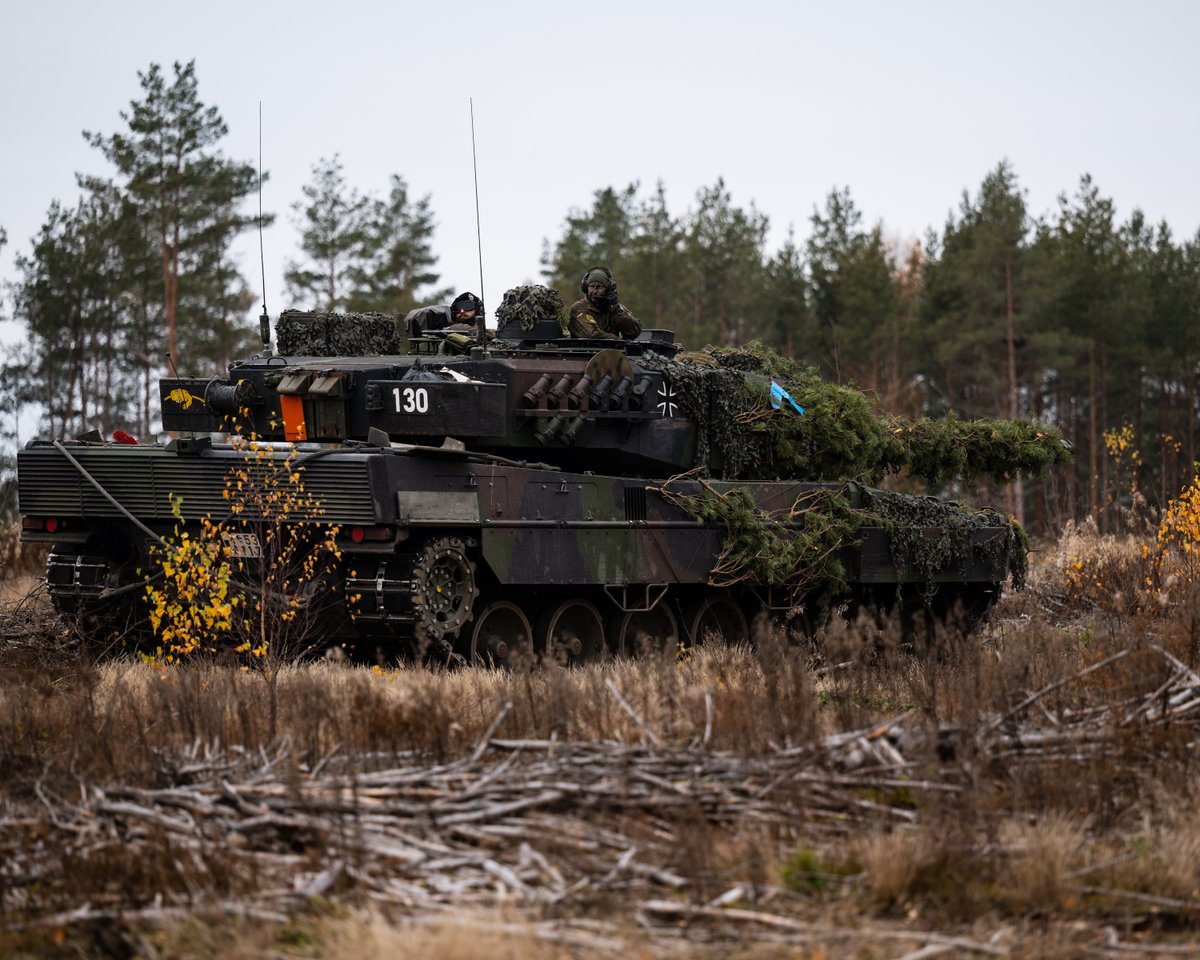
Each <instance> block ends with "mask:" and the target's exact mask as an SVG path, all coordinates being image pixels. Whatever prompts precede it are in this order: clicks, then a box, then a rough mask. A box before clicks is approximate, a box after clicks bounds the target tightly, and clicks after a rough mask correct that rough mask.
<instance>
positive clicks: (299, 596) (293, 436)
mask: <svg viewBox="0 0 1200 960" xmlns="http://www.w3.org/2000/svg"><path fill="white" fill-rule="evenodd" d="M562 319H563V311H562V301H561V298H560V297H558V295H557V294H556V293H555V292H554V291H548V290H547V288H543V287H522V288H517V289H515V290H513V291H509V293H508V294H506V297H505V305H504V306H503V307H502V308H501V309H500V311H498V320H499V323H500V326H499V330H498V331H497V334H496V336H495V338H494V339H492V340H490V341H488V342H479V341H478V340H477V339H475V337H473V336H471V335H464V334H462V333H454V332H449V333H447V332H445V331H433V332H430V331H427V330H426V331H421V332H420V335H419V336H416V337H411V338H409V337H408V336H407V333H408V332H415V331H405V330H404V329H403V327H399V326H398V325H395V324H393V323H392V322H391V321H390V320H385V319H384V318H380V317H379V316H378V315H374V316H366V317H362V316H345V315H325V314H299V313H286V314H284V315H282V316H281V317H280V319H279V322H278V323H277V325H276V334H277V340H278V352H277V355H269V354H266V355H261V356H255V357H252V358H250V359H248V360H243V361H239V362H236V363H233V364H232V365H231V366H230V368H229V370H228V373H227V375H226V376H224V377H220V378H213V379H186V378H183V379H180V378H175V379H167V380H163V381H162V382H161V398H162V418H163V427H164V430H166V431H170V432H171V434H172V435H173V436H174V439H171V440H170V442H167V443H155V444H144V443H139V444H129V443H125V444H122V443H115V442H106V441H104V440H101V439H100V438H99V437H98V436H95V435H93V436H91V437H84V438H80V439H77V440H73V441H66V442H63V441H43V440H38V441H33V442H31V443H29V444H28V445H27V446H26V448H25V449H23V450H21V451H20V453H19V457H18V477H19V496H20V509H21V513H22V515H23V538H24V539H25V540H26V541H37V542H42V543H49V544H51V545H52V553H51V554H50V558H49V563H48V568H47V572H46V579H47V583H48V587H49V591H50V594H51V596H52V597H53V599H54V601H55V603H56V604H57V605H58V606H59V607H60V608H61V609H63V610H68V611H86V612H96V611H104V610H110V609H112V610H119V611H121V612H122V613H124V614H130V613H132V614H134V615H135V616H136V615H137V614H138V613H139V609H138V608H139V605H140V604H141V603H142V602H143V600H142V597H143V594H144V579H145V578H146V576H147V575H148V571H151V570H153V569H154V565H155V560H154V558H153V556H152V553H151V547H152V545H153V543H154V541H155V538H157V537H160V536H162V537H166V536H171V535H172V533H173V531H175V529H176V526H177V524H183V525H184V526H187V527H190V528H191V529H193V531H195V530H198V529H199V525H200V521H201V519H202V518H206V517H207V518H210V520H214V521H217V522H219V523H220V524H221V526H222V530H223V531H224V541H223V547H222V549H224V550H225V551H226V552H227V553H228V554H230V555H232V556H234V557H240V558H242V560H243V561H244V562H245V563H251V564H252V563H254V562H258V561H257V558H258V557H260V556H261V555H262V550H263V545H262V544H260V543H258V542H255V539H254V534H253V533H252V532H245V531H243V532H242V533H239V532H238V530H239V522H238V518H236V517H231V516H229V515H228V514H229V507H228V498H227V495H226V494H225V493H224V492H223V491H225V490H226V487H227V481H228V478H229V476H230V475H231V471H233V470H235V469H237V468H238V467H239V466H240V467H244V466H245V465H246V459H247V457H248V456H249V454H248V453H247V451H246V449H245V447H244V446H239V445H237V444H231V443H230V442H229V439H228V438H229V436H230V435H231V433H232V434H233V435H239V434H240V435H241V436H244V437H245V436H253V437H255V438H257V440H258V441H259V447H260V449H263V448H266V449H269V450H270V451H271V453H270V456H272V457H277V458H285V457H288V456H291V457H294V458H295V459H294V461H293V462H294V464H295V468H296V469H301V468H302V469H303V471H304V475H305V482H306V486H307V489H308V490H309V491H310V492H311V493H313V494H314V495H315V496H316V497H317V498H319V500H320V502H321V504H322V507H323V513H322V515H321V517H320V520H319V521H317V520H313V519H309V520H305V519H304V518H297V519H296V522H297V523H317V522H319V523H322V524H336V525H337V526H338V528H339V531H338V534H337V540H338V545H339V548H340V552H341V558H340V561H339V562H338V563H337V564H335V565H334V567H333V568H332V569H331V570H329V571H328V572H327V573H325V574H324V575H323V576H322V578H321V582H320V583H319V584H296V585H295V590H296V601H297V602H298V603H301V604H317V603H319V604H321V605H323V607H324V609H325V612H326V614H327V617H326V620H325V621H324V622H325V623H327V624H328V627H327V629H328V630H329V637H328V639H329V642H330V643H333V642H340V643H343V644H350V645H356V647H357V649H358V650H359V651H361V652H362V653H363V654H365V655H368V656H369V655H372V653H373V652H374V651H376V650H378V649H384V650H394V649H396V648H404V647H406V646H407V647H412V646H414V645H415V646H416V647H418V648H421V649H425V650H431V651H433V653H434V654H436V655H439V656H440V655H442V654H445V655H461V656H462V657H464V658H467V659H470V660H476V661H484V662H489V663H496V664H504V663H511V662H512V661H513V658H514V657H516V656H517V655H518V653H519V652H520V653H522V654H523V653H535V654H539V655H551V656H554V657H556V658H558V659H559V660H560V661H564V662H580V661H586V660H591V659H594V658H597V657H600V656H603V655H605V654H609V653H617V654H619V653H626V652H631V651H634V650H636V649H638V648H640V647H642V646H644V645H646V644H648V643H649V644H654V645H658V646H666V647H672V646H675V645H677V644H688V643H698V642H701V641H702V640H704V639H705V638H711V637H713V636H719V637H721V638H722V639H723V640H725V641H730V642H738V641H745V640H747V639H750V638H751V633H752V625H753V623H754V622H755V619H756V617H758V616H760V615H762V614H766V615H775V616H780V617H784V618H792V622H794V623H808V622H811V620H812V618H813V617H814V616H815V615H817V614H818V612H820V611H827V610H829V609H832V608H833V607H835V606H836V605H838V604H840V603H843V602H852V603H853V602H874V603H881V604H883V605H890V604H893V603H895V602H896V601H900V602H901V603H909V604H913V605H915V606H918V607H925V608H928V609H931V610H937V611H939V612H945V611H947V610H949V609H951V608H952V607H961V608H965V609H966V610H967V611H968V612H970V613H972V614H978V613H980V612H981V611H983V610H985V609H986V608H987V607H988V606H989V605H990V604H991V603H993V602H994V600H995V598H996V597H997V596H998V594H999V591H1000V589H1001V585H1002V584H1003V583H1004V582H1005V581H1006V579H1008V577H1009V575H1010V571H1014V570H1015V571H1016V572H1017V573H1018V575H1019V573H1020V571H1021V570H1022V569H1023V563H1024V559H1025V548H1024V542H1023V538H1022V537H1021V536H1020V535H1019V530H1018V529H1017V528H1016V527H1015V525H1013V524H1011V523H1010V522H1009V521H1008V519H1007V518H1006V517H1004V516H1003V515H1001V514H999V513H996V512H993V511H987V510H984V511H968V510H965V509H961V508H959V507H958V506H957V505H955V504H947V503H944V502H942V501H935V500H932V499H931V498H926V499H920V498H916V497H904V496H902V495H900V494H885V493H883V492H882V491H880V490H877V489H874V488H873V487H870V486H866V485H863V484H860V483H856V482H847V481H838V480H832V481H831V480H828V479H815V480H814V479H808V478H805V477H804V476H803V471H802V470H800V469H798V468H797V467H796V465H797V464H801V463H803V456H804V453H803V451H801V452H800V453H799V454H797V452H796V450H795V449H793V448H788V450H790V452H789V453H788V454H787V456H783V455H782V454H781V452H780V451H781V450H784V447H783V446H782V445H781V443H780V441H779V436H778V435H777V433H776V432H773V431H772V430H771V429H767V428H768V427H770V426H771V424H773V423H784V424H788V423H800V422H801V421H800V420H797V419H795V418H802V417H804V416H805V415H806V414H804V413H802V412H800V405H799V404H797V403H795V402H794V401H793V400H792V398H790V397H789V396H788V395H787V391H786V390H782V389H778V390H777V389H776V388H778V387H779V384H777V383H774V382H773V381H772V380H771V378H770V377H769V376H766V375H765V374H762V373H761V372H756V371H754V370H746V369H739V367H743V366H745V364H741V363H729V364H725V365H722V364H721V363H719V362H717V363H714V362H712V361H704V360H703V358H700V360H697V359H696V358H691V359H690V360H689V358H688V356H687V355H686V354H683V353H681V351H680V349H679V347H678V346H677V344H676V343H675V342H674V338H673V336H672V334H671V333H669V332H667V331H663V330H649V331H645V332H644V333H643V334H642V335H641V336H640V337H638V338H637V339H636V340H633V341H630V342H624V341H612V340H604V341H593V340H581V339H574V338H570V337H568V336H566V334H565V333H564V328H563V324H562ZM405 341H407V342H405ZM348 353H352V354H355V355H346V354H348ZM333 354H341V355H333ZM718 374H720V376H718ZM721 376H725V377H732V378H733V379H732V380H728V379H726V380H722V379H720V377H721ZM705 378H709V379H711V380H712V382H711V383H709V389H707V391H705V390H700V389H698V388H697V384H701V385H702V384H704V383H706V382H708V381H707V380H706V379H705ZM730 384H733V385H734V386H735V387H736V390H733V392H739V391H740V392H741V393H744V394H745V396H747V397H750V398H752V401H753V402H750V403H749V404H748V405H747V404H746V403H745V402H743V401H739V402H741V403H742V406H741V407H737V406H736V405H735V406H733V407H731V397H730V394H731V389H732V388H731V386H730ZM779 394H782V398H781V397H780V396H779ZM754 398H757V399H754ZM743 399H744V398H743ZM739 410H740V412H739ZM725 427H728V428H729V429H725ZM760 434H761V436H759V435H760ZM815 442H816V441H815V440H811V439H810V441H809V445H810V447H811V446H812V445H813V444H814V443H815ZM793 447H794V444H793ZM810 452H811V451H810ZM918 507H919V509H917V508H918ZM914 518H915V519H914Z"/></svg>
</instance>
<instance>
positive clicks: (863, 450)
mask: <svg viewBox="0 0 1200 960" xmlns="http://www.w3.org/2000/svg"><path fill="white" fill-rule="evenodd" d="M639 363H640V364H641V365H642V366H644V367H647V368H650V369H654V370H658V371H660V372H662V373H663V374H664V375H665V376H666V377H667V379H668V381H669V382H670V384H671V387H672V388H673V389H674V391H675V394H676V402H678V403H679V404H680V405H681V406H682V407H683V410H684V412H685V413H686V414H687V415H688V416H690V417H691V418H692V419H693V420H694V421H695V422H696V426H697V430H698V438H697V440H698V448H697V453H696V462H697V463H698V464H701V465H703V466H704V468H705V470H706V471H707V472H708V473H709V474H710V475H712V476H715V477H720V478H723V479H731V480H732V479H742V480H773V479H782V478H788V479H801V480H811V481H820V480H842V479H850V480H858V481H862V482H864V483H872V484H874V483H878V482H879V481H880V480H881V479H882V478H883V477H884V475H886V474H888V473H896V472H899V471H900V470H902V469H907V470H908V471H909V472H910V473H911V474H912V475H914V476H918V477H922V478H924V479H925V480H927V481H928V482H930V483H931V484H940V483H945V482H947V481H949V480H952V479H955V478H958V479H962V480H963V481H966V482H968V483H970V482H973V481H974V480H975V479H977V478H978V477H979V476H980V475H981V474H990V475H991V476H992V477H995V478H996V479H998V480H1007V479H1011V478H1013V477H1015V476H1017V475H1018V474H1020V475H1026V476H1030V475H1036V474H1039V473H1041V472H1043V471H1044V470H1045V469H1046V468H1047V467H1049V466H1050V465H1052V464H1055V463H1064V462H1067V461H1069V460H1070V452H1069V451H1068V449H1067V447H1066V445H1065V444H1064V443H1063V442H1062V438H1061V436H1060V435H1059V433H1058V431H1057V430H1055V429H1054V428H1053V427H1049V426H1046V425H1045V424H1040V423H1033V422H1030V421H1027V420H1012V421H1008V420H958V419H955V418H954V417H948V418H946V419H944V420H930V419H921V420H916V421H902V420H898V419H895V418H892V417H881V416H879V415H878V414H876V413H875V411H874V409H873V407H872V402H871V399H870V398H869V397H867V395H866V394H864V393H862V392H861V391H859V390H855V389H853V388H851V387H841V386H837V385H835V384H831V383H827V382H826V381H824V380H822V379H821V378H820V377H819V376H818V375H817V373H816V371H814V370H812V369H810V368H805V367H803V366H801V365H800V364H797V363H795V362H793V361H790V360H786V359H784V358H783V357H780V356H779V355H778V354H776V353H774V352H773V351H771V350H770V349H769V348H766V347H763V346H762V345H761V344H751V345H750V346H748V347H745V348H742V349H733V350H731V349H717V350H707V351H703V352H700V353H685V354H680V355H679V356H678V357H677V358H676V359H673V360H672V359H668V358H666V357H662V356H658V355H651V354H647V355H645V356H643V357H641V358H639ZM772 380H774V381H775V382H777V383H778V384H779V385H780V386H782V387H783V389H784V390H786V391H787V392H788V393H789V394H790V395H791V397H792V398H793V399H794V400H795V401H796V402H797V403H799V404H800V405H801V406H802V407H804V409H805V412H804V414H803V415H801V414H798V413H797V412H796V411H794V410H792V409H791V408H790V407H789V406H788V405H787V404H786V402H785V403H784V404H783V407H782V409H780V410H774V409H772V407H771V381H772Z"/></svg>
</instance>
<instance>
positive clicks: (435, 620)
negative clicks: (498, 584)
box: [412, 537, 479, 643]
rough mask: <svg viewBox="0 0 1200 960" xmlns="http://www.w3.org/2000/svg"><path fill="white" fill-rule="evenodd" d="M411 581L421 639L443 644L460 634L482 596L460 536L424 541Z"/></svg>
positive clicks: (419, 637) (414, 611)
mask: <svg viewBox="0 0 1200 960" xmlns="http://www.w3.org/2000/svg"><path fill="white" fill-rule="evenodd" d="M412 584H413V594H412V603H413V613H414V616H415V626H416V628H417V640H418V642H421V641H433V642H435V643H442V642H443V641H446V640H447V639H449V638H453V637H456V636H458V632H459V630H461V629H462V627H463V624H465V623H466V622H467V621H468V620H470V619H471V610H472V607H473V606H474V604H475V598H476V597H477V596H479V589H478V588H477V587H476V586H475V564H473V563H472V562H471V561H470V560H468V559H467V547H466V544H464V543H463V542H462V540H460V539H458V538H457V537H442V538H440V539H438V540H432V541H430V542H429V543H427V544H425V547H424V548H423V549H422V550H421V552H420V553H419V554H417V559H416V562H415V563H414V564H413V576H412Z"/></svg>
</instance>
